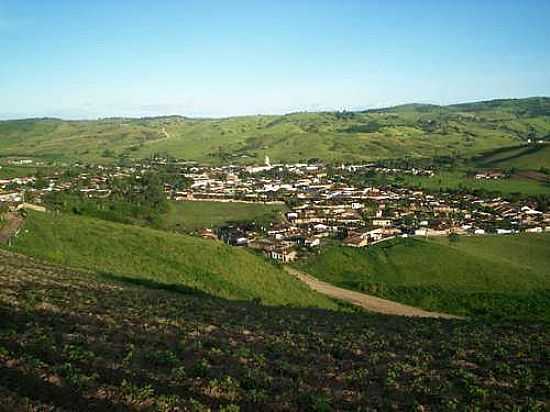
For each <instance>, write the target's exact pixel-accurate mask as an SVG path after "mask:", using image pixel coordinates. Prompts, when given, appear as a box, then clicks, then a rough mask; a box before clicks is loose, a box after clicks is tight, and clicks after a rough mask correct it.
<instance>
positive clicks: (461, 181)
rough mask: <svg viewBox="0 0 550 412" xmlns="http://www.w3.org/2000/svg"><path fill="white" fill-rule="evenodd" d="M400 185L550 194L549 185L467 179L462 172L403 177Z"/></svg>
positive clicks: (502, 180) (512, 178) (506, 192)
mask: <svg viewBox="0 0 550 412" xmlns="http://www.w3.org/2000/svg"><path fill="white" fill-rule="evenodd" d="M399 183H400V184H403V185H405V186H411V187H417V188H420V189H427V190H439V189H441V190H446V189H452V190H457V189H467V190H468V191H473V190H486V191H490V192H494V191H496V192H500V193H502V194H503V195H510V194H513V193H521V194H523V195H528V196H534V195H540V194H550V184H548V183H544V182H538V181H535V180H530V179H522V178H516V177H511V178H508V179H498V180H485V179H474V178H470V177H466V176H465V172H464V171H460V170H455V171H438V172H436V175H435V176H433V177H426V176H412V175H402V176H400V182H399Z"/></svg>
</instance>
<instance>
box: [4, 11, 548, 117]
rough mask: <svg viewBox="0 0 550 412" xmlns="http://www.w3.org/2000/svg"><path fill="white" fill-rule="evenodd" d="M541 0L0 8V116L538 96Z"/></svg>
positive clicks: (273, 109)
mask: <svg viewBox="0 0 550 412" xmlns="http://www.w3.org/2000/svg"><path fill="white" fill-rule="evenodd" d="M549 22H550V1H547V0H542V1H534V0H533V1H529V0H517V1H508V0H472V1H467V0H466V1H464V0H462V1H444V0H439V1H427V0H426V1H420V0H419V1H405V0H402V1H391V0H385V1H382V0H381V1H368V0H363V1H351V0H348V1H346V0H341V1H323V0H316V1H299V0H294V1H285V0H279V1H272V2H270V1H267V0H264V1H237V0H236V1H206V0H204V1H185V0H180V1H162V0H158V1H140V0H132V1H125V0H117V1H111V0H109V1H101V0H94V1H82V0H80V1H79V0H70V1H56V0H48V1H43V0H25V1H21V0H0V51H1V56H2V58H1V60H0V118H4V119H5V118H15V117H31V116H56V117H63V118H96V117H104V116H117V115H124V116H143V115H159V114H183V115H190V116H227V115H239V114H255V113H284V112H289V111H297V110H326V109H348V110H354V109H363V108H370V107H380V106H386V105H393V104H399V103H406V102H426V103H427V102H430V103H439V104H448V103H454V102H462V101H472V100H482V99H491V98H504V97H526V96H541V95H546V96H548V95H550V23H549Z"/></svg>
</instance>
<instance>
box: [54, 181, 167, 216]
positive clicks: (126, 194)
mask: <svg viewBox="0 0 550 412" xmlns="http://www.w3.org/2000/svg"><path fill="white" fill-rule="evenodd" d="M84 183H85V182H83V181H79V185H83V184H84ZM162 183H163V180H162V177H161V175H160V174H159V173H155V172H149V173H146V174H144V175H143V176H129V177H124V178H117V179H114V180H113V181H112V183H111V189H110V191H109V193H107V195H106V196H105V197H104V198H100V197H95V198H93V199H90V198H88V196H87V195H86V193H81V192H79V191H78V189H79V188H78V187H77V188H76V189H77V190H76V191H74V192H52V193H50V194H48V196H46V197H45V199H44V201H45V203H46V205H47V206H48V208H49V209H51V210H55V211H58V212H59V211H60V212H65V213H73V214H76V215H86V216H91V217H97V218H100V219H105V220H110V221H113V222H119V223H138V224H157V223H159V221H160V219H161V217H162V215H163V214H164V213H166V212H167V211H168V202H167V201H166V197H165V194H164V192H163V190H162V186H163V185H162Z"/></svg>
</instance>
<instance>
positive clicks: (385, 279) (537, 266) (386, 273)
mask: <svg viewBox="0 0 550 412" xmlns="http://www.w3.org/2000/svg"><path fill="white" fill-rule="evenodd" d="M548 250H550V234H522V235H515V236H496V235H493V236H481V237H461V238H460V240H459V241H456V242H450V241H449V240H448V239H447V238H446V237H444V238H433V239H428V240H426V239H419V238H410V239H397V240H392V241H389V242H384V243H381V244H379V245H376V246H372V247H369V248H367V249H353V248H349V247H345V246H332V247H328V248H326V249H325V250H324V251H323V252H322V253H321V254H320V255H318V256H317V255H316V256H312V257H311V258H310V259H309V260H305V261H301V262H299V263H298V264H297V265H298V267H299V268H300V269H302V270H304V271H306V272H308V273H311V274H312V275H314V276H316V277H318V278H319V279H321V280H325V281H327V282H330V283H333V284H335V285H336V286H340V287H343V288H348V289H355V290H359V291H365V292H367V293H370V294H374V295H378V296H381V297H385V298H388V299H391V300H395V301H399V302H402V303H407V304H410V305H413V306H418V307H422V308H424V309H428V310H434V311H445V312H449V313H454V314H458V315H466V316H474V317H476V316H481V317H493V318H494V317H497V318H521V319H547V320H550V268H549V267H548Z"/></svg>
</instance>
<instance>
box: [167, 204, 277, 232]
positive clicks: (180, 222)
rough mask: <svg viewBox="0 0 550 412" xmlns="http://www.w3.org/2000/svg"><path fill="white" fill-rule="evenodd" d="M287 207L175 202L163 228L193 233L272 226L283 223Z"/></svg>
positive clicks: (170, 206) (170, 208)
mask: <svg viewBox="0 0 550 412" xmlns="http://www.w3.org/2000/svg"><path fill="white" fill-rule="evenodd" d="M285 210H286V207H285V206H284V205H263V204H257V203H254V204H251V203H220V202H201V201H184V202H171V203H170V205H169V207H168V211H167V212H166V213H165V214H164V215H163V217H162V219H161V222H160V227H161V228H162V229H164V230H170V231H178V232H180V231H181V232H193V231H196V230H198V229H201V228H204V227H210V228H212V227H215V226H218V225H221V224H224V223H227V222H256V223H258V224H259V225H269V223H270V222H274V221H277V220H280V219H281V216H282V213H283V212H284V211H285Z"/></svg>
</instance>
